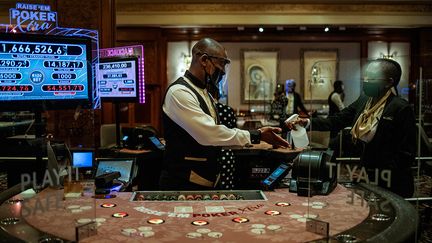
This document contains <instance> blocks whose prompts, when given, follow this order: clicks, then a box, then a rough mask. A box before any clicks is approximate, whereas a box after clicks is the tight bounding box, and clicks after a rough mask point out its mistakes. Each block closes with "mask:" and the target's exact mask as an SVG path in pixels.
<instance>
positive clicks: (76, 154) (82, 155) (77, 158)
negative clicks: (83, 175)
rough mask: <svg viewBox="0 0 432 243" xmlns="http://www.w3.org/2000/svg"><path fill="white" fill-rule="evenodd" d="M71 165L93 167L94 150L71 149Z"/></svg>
mask: <svg viewBox="0 0 432 243" xmlns="http://www.w3.org/2000/svg"><path fill="white" fill-rule="evenodd" d="M71 153H72V167H74V168H91V167H93V159H94V151H93V150H75V149H71Z"/></svg>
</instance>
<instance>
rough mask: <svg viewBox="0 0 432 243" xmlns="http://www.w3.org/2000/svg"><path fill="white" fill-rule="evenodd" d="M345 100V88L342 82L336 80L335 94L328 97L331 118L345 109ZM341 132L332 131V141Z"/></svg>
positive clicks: (334, 84) (334, 85)
mask: <svg viewBox="0 0 432 243" xmlns="http://www.w3.org/2000/svg"><path fill="white" fill-rule="evenodd" d="M344 98H345V94H344V86H343V83H342V81H340V80H336V81H335V82H334V83H333V92H332V93H331V94H330V95H329V97H328V104H329V116H332V115H334V114H336V113H338V112H340V111H341V110H343V109H344V108H345V105H344V103H343V101H344ZM338 133H339V131H334V130H332V131H330V139H334V138H335V137H336V136H337V134H338Z"/></svg>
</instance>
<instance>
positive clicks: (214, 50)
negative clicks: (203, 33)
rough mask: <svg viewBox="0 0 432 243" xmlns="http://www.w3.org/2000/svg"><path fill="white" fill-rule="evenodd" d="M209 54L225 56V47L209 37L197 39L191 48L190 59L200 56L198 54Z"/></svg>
mask: <svg viewBox="0 0 432 243" xmlns="http://www.w3.org/2000/svg"><path fill="white" fill-rule="evenodd" d="M204 53H206V54H209V55H212V56H220V57H224V58H226V57H227V56H226V52H225V48H224V47H223V46H222V45H221V44H220V43H219V42H217V41H215V40H213V39H211V38H204V39H201V40H199V41H198V42H197V43H196V44H195V45H194V46H193V48H192V55H193V58H192V61H193V59H194V58H195V59H196V58H197V57H199V56H200V54H204Z"/></svg>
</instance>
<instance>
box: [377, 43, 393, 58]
mask: <svg viewBox="0 0 432 243" xmlns="http://www.w3.org/2000/svg"><path fill="white" fill-rule="evenodd" d="M396 56H397V51H394V52H392V53H390V42H387V55H386V54H384V53H382V52H380V57H381V58H385V59H394V58H395V57H396Z"/></svg>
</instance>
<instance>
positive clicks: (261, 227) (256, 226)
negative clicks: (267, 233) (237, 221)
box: [251, 224, 266, 229]
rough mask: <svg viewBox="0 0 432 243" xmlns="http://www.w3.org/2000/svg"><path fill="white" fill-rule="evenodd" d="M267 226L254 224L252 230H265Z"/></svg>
mask: <svg viewBox="0 0 432 243" xmlns="http://www.w3.org/2000/svg"><path fill="white" fill-rule="evenodd" d="M265 227H266V226H265V224H253V225H251V228H253V229H265Z"/></svg>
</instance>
